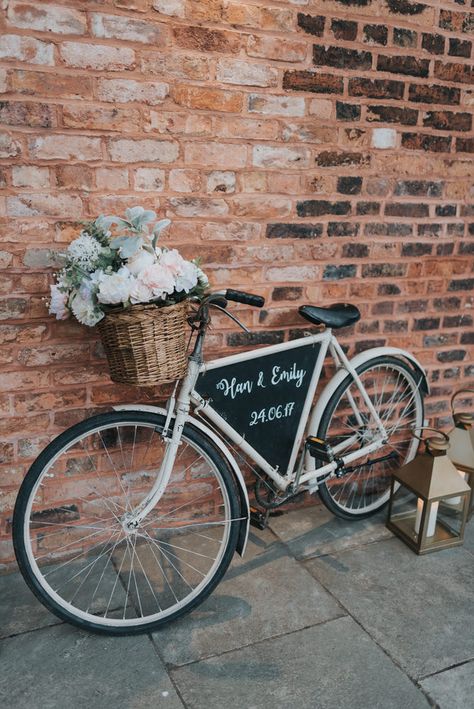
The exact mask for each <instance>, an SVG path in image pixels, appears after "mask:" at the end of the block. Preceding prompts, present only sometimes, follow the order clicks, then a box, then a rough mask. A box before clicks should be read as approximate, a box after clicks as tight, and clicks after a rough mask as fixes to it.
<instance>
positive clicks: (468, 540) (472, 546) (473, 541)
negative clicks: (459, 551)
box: [464, 516, 474, 554]
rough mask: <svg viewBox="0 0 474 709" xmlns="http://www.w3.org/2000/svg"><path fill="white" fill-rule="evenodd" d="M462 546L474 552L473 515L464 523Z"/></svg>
mask: <svg viewBox="0 0 474 709" xmlns="http://www.w3.org/2000/svg"><path fill="white" fill-rule="evenodd" d="M464 548H465V549H467V550H468V551H470V552H471V554H474V516H473V517H472V518H471V519H470V520H469V522H468V523H467V524H466V530H465V533H464Z"/></svg>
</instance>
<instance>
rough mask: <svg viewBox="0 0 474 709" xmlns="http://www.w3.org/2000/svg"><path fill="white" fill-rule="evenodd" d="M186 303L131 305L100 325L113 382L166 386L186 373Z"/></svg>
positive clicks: (99, 328) (108, 315) (113, 312)
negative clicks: (164, 305) (163, 305)
mask: <svg viewBox="0 0 474 709" xmlns="http://www.w3.org/2000/svg"><path fill="white" fill-rule="evenodd" d="M187 312H188V303H187V301H186V300H184V301H182V302H181V303H176V304H175V305H169V306H166V307H159V306H157V305H132V306H131V307H130V308H128V309H127V310H116V311H112V312H109V313H107V315H106V316H105V318H103V319H102V320H101V321H100V322H99V323H98V325H97V328H98V330H99V333H100V337H101V339H102V344H103V346H104V349H105V353H106V355H107V360H108V362H109V368H110V377H111V379H113V381H114V382H121V383H123V384H136V385H139V386H144V385H155V384H165V383H166V382H171V381H174V380H175V379H179V378H180V377H182V376H183V374H184V372H185V370H186V316H187Z"/></svg>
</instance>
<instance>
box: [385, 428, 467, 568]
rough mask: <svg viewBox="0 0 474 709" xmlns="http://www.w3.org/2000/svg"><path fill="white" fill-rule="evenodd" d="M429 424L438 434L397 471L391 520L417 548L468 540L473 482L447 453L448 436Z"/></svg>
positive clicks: (423, 550) (393, 528)
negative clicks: (456, 466)
mask: <svg viewBox="0 0 474 709" xmlns="http://www.w3.org/2000/svg"><path fill="white" fill-rule="evenodd" d="M417 430H420V429H417ZM428 430H432V431H434V432H435V435H432V436H430V437H429V438H427V439H426V440H425V446H426V451H425V452H424V453H421V454H418V455H417V456H416V458H414V459H413V460H412V461H410V462H409V463H407V464H406V465H404V466H403V467H401V468H399V469H398V470H397V471H396V472H395V473H394V474H393V477H392V484H391V491H390V501H389V509H388V520H387V527H388V529H390V531H392V532H393V533H394V534H396V535H397V536H398V537H400V538H401V539H402V540H403V541H404V542H405V543H406V544H408V546H409V547H410V548H411V549H413V551H415V552H416V553H417V554H427V553H429V552H432V551H438V550H440V549H446V548H448V547H454V546H459V545H461V544H462V543H463V539H464V527H465V524H466V518H467V513H468V507H469V498H470V487H469V485H468V484H467V483H466V482H465V480H464V479H463V478H462V477H461V476H460V475H459V473H458V471H457V469H456V468H455V466H454V465H453V463H452V462H451V460H450V459H449V458H448V456H447V455H446V452H447V450H448V448H449V439H448V436H447V435H446V434H445V433H442V432H441V431H436V429H428ZM413 435H414V436H415V433H414V432H413ZM415 437H416V438H419V436H415Z"/></svg>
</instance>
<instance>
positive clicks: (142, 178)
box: [133, 167, 165, 192]
mask: <svg viewBox="0 0 474 709" xmlns="http://www.w3.org/2000/svg"><path fill="white" fill-rule="evenodd" d="M133 180H134V183H135V189H136V190H138V191H140V192H146V191H152V192H161V191H162V190H163V188H164V184H165V172H164V170H160V169H159V168H156V167H139V168H137V170H135V173H134V177H133Z"/></svg>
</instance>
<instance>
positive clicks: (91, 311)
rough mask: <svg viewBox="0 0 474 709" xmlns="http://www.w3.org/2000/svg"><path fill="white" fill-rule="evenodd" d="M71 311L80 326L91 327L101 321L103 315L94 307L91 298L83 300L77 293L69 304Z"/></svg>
mask: <svg viewBox="0 0 474 709" xmlns="http://www.w3.org/2000/svg"><path fill="white" fill-rule="evenodd" d="M71 310H72V312H73V313H74V315H75V316H76V318H77V320H78V321H79V322H80V323H82V325H88V326H89V327H93V326H94V325H97V323H98V322H99V320H102V318H103V317H104V313H102V312H100V310H99V309H98V308H97V307H96V306H95V305H94V302H93V300H92V298H83V297H82V296H81V294H80V293H77V294H76V295H75V296H74V298H73V300H72V303H71Z"/></svg>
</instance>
